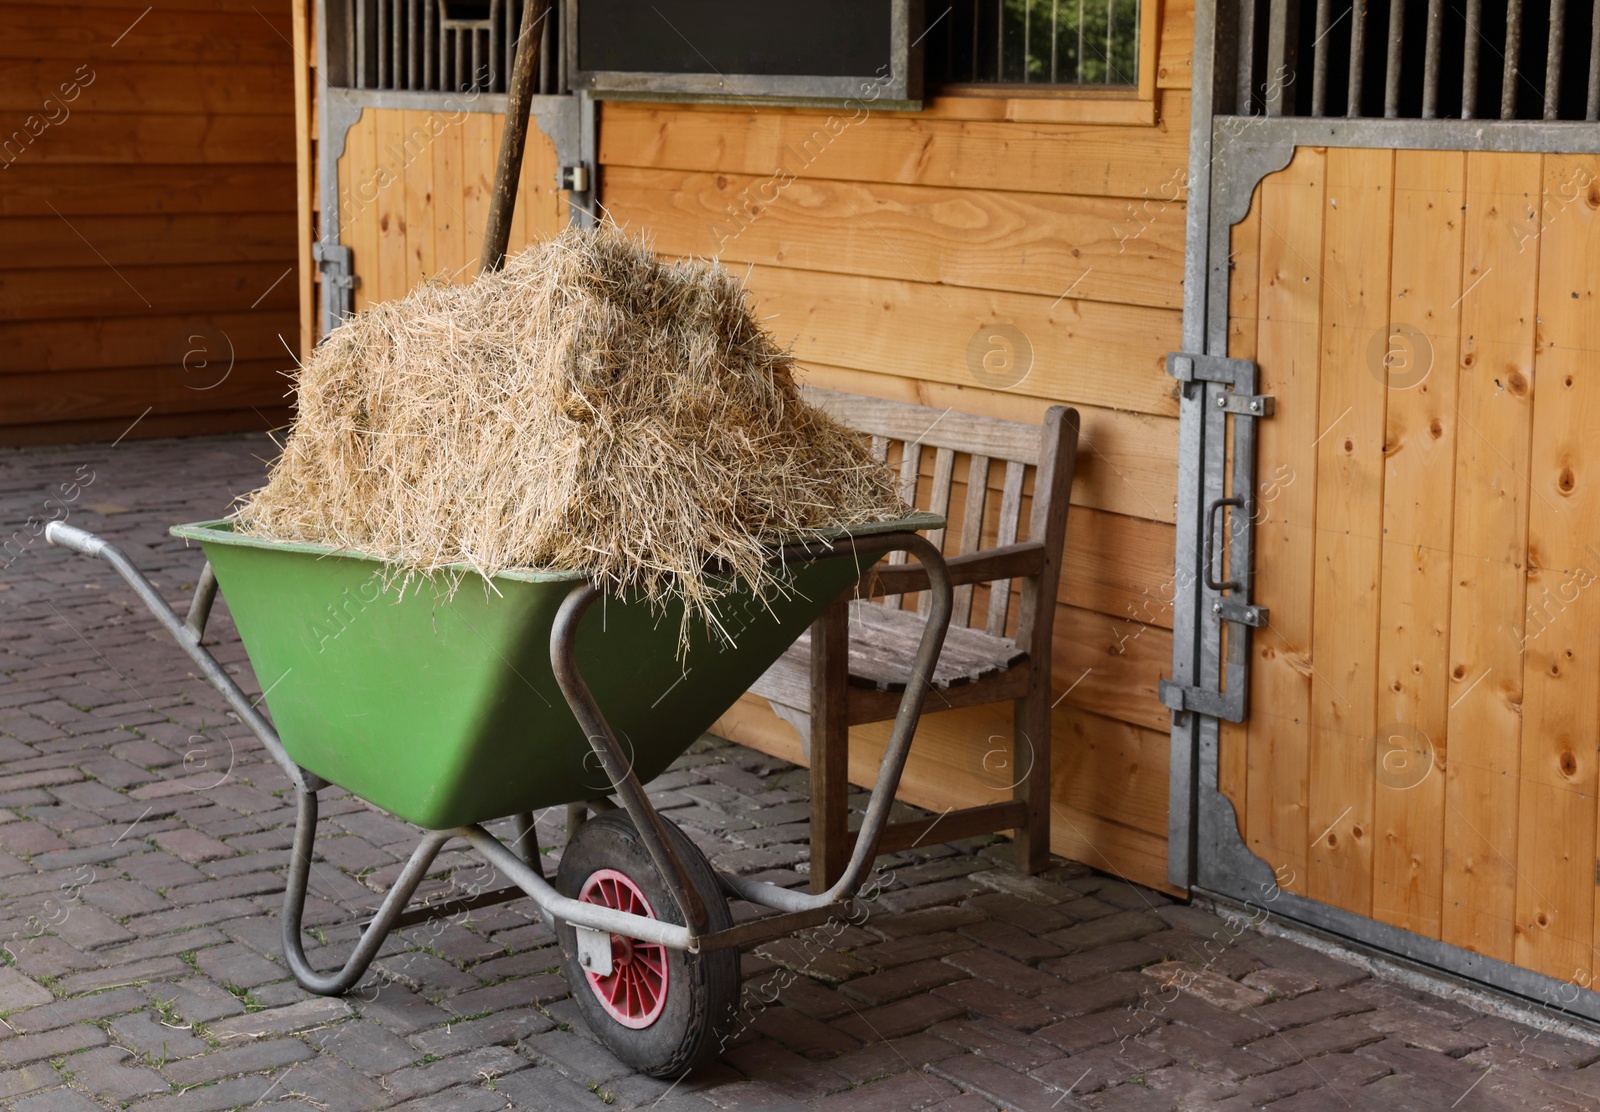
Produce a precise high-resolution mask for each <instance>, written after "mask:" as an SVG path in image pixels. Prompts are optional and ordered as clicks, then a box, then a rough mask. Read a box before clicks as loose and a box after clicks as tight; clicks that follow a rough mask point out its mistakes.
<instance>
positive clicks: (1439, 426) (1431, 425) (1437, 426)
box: [1428, 417, 1444, 440]
mask: <svg viewBox="0 0 1600 1112" xmlns="http://www.w3.org/2000/svg"><path fill="white" fill-rule="evenodd" d="M1428 435H1429V436H1431V437H1433V438H1434V439H1435V440H1438V439H1439V438H1440V437H1441V436H1443V435H1444V422H1443V421H1441V420H1439V418H1437V417H1435V418H1434V419H1433V420H1431V421H1429V422H1428Z"/></svg>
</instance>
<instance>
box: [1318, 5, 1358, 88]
mask: <svg viewBox="0 0 1600 1112" xmlns="http://www.w3.org/2000/svg"><path fill="white" fill-rule="evenodd" d="M1351 2H1352V3H1354V0H1351ZM1327 39H1328V0H1317V40H1316V44H1315V45H1314V46H1312V48H1311V114H1312V115H1313V116H1326V115H1327V114H1328V47H1327V45H1326V43H1327Z"/></svg>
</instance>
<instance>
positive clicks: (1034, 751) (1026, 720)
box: [1011, 680, 1050, 873]
mask: <svg viewBox="0 0 1600 1112" xmlns="http://www.w3.org/2000/svg"><path fill="white" fill-rule="evenodd" d="M1047 696H1048V690H1047V689H1046V688H1044V687H1043V685H1042V684H1040V683H1039V682H1038V681H1037V680H1035V682H1034V684H1033V686H1032V687H1031V689H1030V690H1029V692H1028V694H1026V695H1024V696H1023V697H1022V698H1020V699H1018V700H1017V701H1016V704H1015V707H1014V708H1013V712H1012V713H1013V718H1012V723H1013V726H1012V751H1011V752H1012V760H1013V762H1014V765H1013V767H1015V768H1017V769H1018V770H1019V771H1021V770H1022V769H1027V773H1028V774H1027V775H1026V776H1024V777H1023V778H1022V779H1021V780H1020V781H1018V782H1017V785H1016V787H1015V788H1014V789H1013V790H1012V797H1013V798H1015V799H1020V800H1022V801H1023V802H1024V803H1026V804H1027V805H1028V823H1027V825H1026V826H1024V827H1022V828H1021V829H1019V830H1018V831H1017V833H1016V853H1017V864H1018V866H1020V867H1021V868H1022V869H1024V870H1026V871H1027V872H1030V873H1037V872H1042V871H1043V870H1044V869H1046V868H1048V867H1049V865H1050V704H1049V701H1048V698H1047ZM1030 755H1031V756H1032V763H1031V764H1029V763H1027V762H1028V760H1029V757H1030Z"/></svg>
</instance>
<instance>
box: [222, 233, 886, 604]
mask: <svg viewBox="0 0 1600 1112" xmlns="http://www.w3.org/2000/svg"><path fill="white" fill-rule="evenodd" d="M792 368H793V363H792V360H791V358H790V356H789V355H788V354H787V353H786V352H784V351H782V350H780V349H779V348H778V347H777V346H776V344H775V343H774V342H773V339H772V337H771V336H770V335H768V333H767V332H766V331H765V330H763V329H762V327H761V326H760V325H759V324H758V323H757V322H756V321H755V320H754V319H753V318H752V316H751V315H750V311H749V308H748V306H747V304H746V300H745V293H744V290H743V288H742V287H741V285H740V284H739V283H738V282H737V281H735V280H734V279H733V278H732V277H731V276H729V274H728V273H727V272H726V271H724V270H723V269H721V267H719V266H718V265H716V264H715V263H711V262H701V261H691V262H680V263H676V264H667V263H664V262H662V261H661V260H660V259H658V258H657V257H656V256H655V255H654V254H653V253H652V252H651V251H650V250H649V249H648V248H646V247H645V246H644V245H643V244H641V243H638V242H635V241H633V240H630V239H629V238H628V237H627V236H626V235H624V234H623V233H622V232H620V231H618V230H616V229H615V228H610V227H606V228H600V229H597V230H591V231H578V230H574V231H569V232H567V233H565V234H563V235H561V236H560V237H559V238H557V239H555V240H552V241H549V242H547V243H544V244H541V245H539V246H536V247H533V248H531V249H529V250H528V251H526V252H525V253H523V254H521V255H519V256H516V257H513V258H510V259H507V260H506V265H505V269H504V270H503V271H501V272H500V273H498V274H490V275H486V276H483V277H480V278H479V279H478V280H477V281H475V282H473V283H472V284H471V285H467V286H453V285H447V284H443V283H429V284H426V285H424V286H423V287H421V288H420V289H418V290H416V291H415V292H413V293H412V294H410V295H409V296H407V297H405V298H404V299H402V300H398V301H391V302H386V303H384V304H381V305H378V306H375V307H374V308H372V309H370V310H368V311H367V312H365V313H363V314H362V315H360V316H359V317H356V318H354V319H352V320H350V321H347V322H346V323H345V324H344V325H342V326H341V327H340V328H338V329H337V330H336V331H334V332H333V333H332V334H331V335H330V336H329V337H328V339H327V340H326V341H325V342H324V343H323V344H322V345H321V346H320V347H318V348H317V350H316V352H315V354H314V355H313V356H312V358H311V359H310V361H309V362H308V363H307V364H306V365H305V367H304V368H302V370H301V371H300V372H299V375H298V379H297V388H298V395H299V412H298V416H297V418H296V420H295V424H294V427H293V429H292V431H291V433H290V436H289V439H288V441H287V443H286V445H285V448H284V452H283V455H282V456H281V457H280V458H279V459H278V461H277V462H276V463H275V464H274V466H273V468H272V471H271V475H270V478H269V481H268V483H267V485H266V486H265V487H263V488H262V489H260V490H258V491H256V492H254V493H253V494H252V495H250V496H249V497H248V499H247V500H246V501H245V502H244V504H243V505H242V507H241V508H240V509H239V510H238V512H237V514H236V527H237V528H238V529H239V530H240V531H241V532H246V533H250V534H254V535H257V536H265V537H272V538H277V539H285V540H300V541H313V542H317V543H321V544H331V545H334V546H337V547H340V548H349V549H355V550H359V551H361V552H364V553H367V554H370V555H374V556H378V557H381V558H382V559H384V560H387V561H389V562H390V563H391V564H392V565H393V566H394V568H395V569H396V570H397V571H399V572H402V573H404V574H405V575H407V577H409V576H410V575H411V574H414V573H421V574H423V575H430V576H431V575H432V574H434V573H436V572H438V571H440V570H441V569H444V568H446V567H448V566H450V565H467V566H469V567H471V568H473V569H475V570H477V571H478V572H480V573H482V574H483V575H484V576H486V577H489V576H493V575H495V574H496V573H498V572H500V571H502V570H505V569H511V568H555V569H564V570H578V571H582V572H584V573H587V574H589V575H591V576H592V577H593V578H594V580H595V581H596V583H598V584H600V585H601V586H604V587H608V588H613V589H619V590H629V591H640V592H643V593H644V594H646V595H648V596H649V597H650V598H652V599H653V600H656V601H658V602H660V601H664V600H666V599H668V598H673V597H678V598H682V599H683V600H684V601H685V602H687V603H688V604H689V606H688V607H687V608H686V615H685V620H686V621H687V617H688V612H695V613H700V614H703V615H705V616H707V617H708V618H710V619H712V620H713V622H714V620H715V617H714V615H715V601H716V599H717V598H718V597H720V596H721V595H723V594H725V593H726V592H727V591H728V590H730V589H731V588H732V586H733V585H734V584H735V583H743V584H745V585H748V586H750V587H752V588H754V589H756V590H758V591H765V590H767V589H768V588H771V587H774V586H777V580H776V579H775V577H774V576H773V575H772V573H771V572H770V571H769V569H768V567H767V549H768V546H769V545H771V544H772V543H773V542H774V541H780V540H793V539H797V538H805V537H809V536H814V535H815V534H816V531H817V530H819V529H823V528H826V527H829V526H837V525H850V524H857V523H861V522H866V521H880V520H884V519H886V518H891V517H896V516H899V515H900V514H902V513H903V512H904V506H903V504H902V503H901V501H900V499H899V497H898V496H897V494H896V490H895V483H894V479H893V477H892V476H891V475H890V474H889V472H888V471H887V469H886V468H884V467H883V466H882V465H881V464H879V463H878V462H877V461H876V460H875V459H873V458H872V456H871V453H870V451H869V448H868V445H867V444H866V443H865V442H864V439H863V438H862V437H861V436H860V435H859V434H857V433H854V432H852V431H850V430H849V429H847V428H845V427H844V426H842V425H840V424H838V423H837V422H836V421H834V420H833V419H831V418H830V417H828V416H827V415H825V414H824V413H822V412H821V411H819V410H817V409H815V408H814V407H812V406H810V405H808V404H806V403H805V402H804V401H802V400H801V397H800V394H799V391H798V389H797V388H796V386H795V382H794V378H793V374H792ZM717 572H720V573H721V574H717ZM730 572H731V573H732V575H731V579H730V577H729V576H728V574H727V573H730Z"/></svg>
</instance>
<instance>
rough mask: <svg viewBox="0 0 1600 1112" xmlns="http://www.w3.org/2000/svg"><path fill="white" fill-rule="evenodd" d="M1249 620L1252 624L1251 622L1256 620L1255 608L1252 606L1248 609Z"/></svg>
mask: <svg viewBox="0 0 1600 1112" xmlns="http://www.w3.org/2000/svg"><path fill="white" fill-rule="evenodd" d="M1250 620H1251V621H1252V622H1253V621H1256V620H1257V615H1256V608H1255V607H1254V606H1252V607H1251V608H1250Z"/></svg>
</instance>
